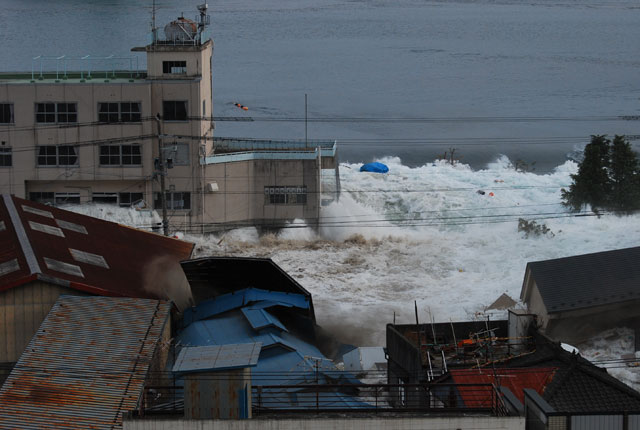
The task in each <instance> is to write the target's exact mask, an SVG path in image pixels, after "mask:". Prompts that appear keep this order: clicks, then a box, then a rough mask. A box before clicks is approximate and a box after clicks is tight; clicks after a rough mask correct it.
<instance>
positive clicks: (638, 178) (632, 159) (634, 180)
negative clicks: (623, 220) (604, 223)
mask: <svg viewBox="0 0 640 430" xmlns="http://www.w3.org/2000/svg"><path fill="white" fill-rule="evenodd" d="M571 178H572V179H573V184H571V186H570V187H569V190H562V198H563V200H564V204H565V205H566V206H568V207H570V208H571V209H573V210H576V211H577V210H580V209H581V208H583V207H584V206H585V205H591V208H592V209H593V210H594V211H597V210H599V209H605V210H615V211H621V212H624V213H631V212H633V211H636V210H639V209H640V162H639V161H638V156H637V154H636V153H635V152H634V151H633V150H632V149H631V144H630V143H629V142H628V141H627V140H626V139H625V138H624V136H618V135H616V136H615V138H614V139H613V142H612V141H611V140H610V139H607V137H606V136H591V143H589V144H588V145H587V146H586V147H585V148H584V159H583V160H582V162H581V163H580V164H579V166H578V173H577V174H575V175H571Z"/></svg>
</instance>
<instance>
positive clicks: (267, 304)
mask: <svg viewBox="0 0 640 430" xmlns="http://www.w3.org/2000/svg"><path fill="white" fill-rule="evenodd" d="M274 306H283V307H285V308H291V307H293V305H292V304H291V303H285V302H274V301H272V300H262V301H259V302H255V303H254V304H252V305H251V306H249V307H248V309H268V308H272V307H274Z"/></svg>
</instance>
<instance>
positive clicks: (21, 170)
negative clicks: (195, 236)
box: [0, 18, 335, 231]
mask: <svg viewBox="0 0 640 430" xmlns="http://www.w3.org/2000/svg"><path fill="white" fill-rule="evenodd" d="M201 27H202V28H203V27H204V24H203V25H202V26H199V25H196V23H195V22H193V21H190V20H186V19H184V18H180V19H178V20H177V21H174V22H172V23H170V24H169V25H168V26H167V27H165V38H164V39H161V38H160V37H158V36H155V37H153V39H152V41H151V43H150V44H149V45H147V46H145V47H139V48H133V49H132V51H134V52H137V53H143V54H145V55H146V63H147V70H145V71H139V70H135V69H134V67H133V64H135V63H134V60H136V62H137V59H135V58H132V59H129V58H126V59H122V58H120V59H117V58H111V57H102V58H97V57H90V56H87V57H83V58H67V57H64V56H63V57H57V58H45V57H36V59H34V63H33V69H32V72H31V73H3V74H0V193H10V194H14V195H16V196H18V197H22V198H27V199H30V200H34V201H38V202H43V203H48V204H53V205H56V204H65V203H72V204H73V203H87V202H100V203H110V204H114V205H120V206H130V205H133V204H137V205H139V206H141V205H146V206H147V207H154V208H155V209H160V208H161V199H160V195H161V193H160V190H161V187H160V180H159V179H160V176H161V175H164V177H165V183H166V188H165V189H166V194H165V195H166V201H167V203H166V204H167V209H168V216H169V219H170V222H171V223H172V224H173V225H174V226H175V227H177V228H182V229H191V231H205V230H215V229H217V228H224V227H225V226H228V225H236V224H250V225H253V224H263V225H264V224H274V223H275V224H277V223H278V222H279V221H282V220H291V219H295V218H304V219H310V218H313V219H317V217H318V214H319V207H320V206H319V205H320V201H321V197H320V188H319V187H320V185H319V183H320V178H321V171H322V168H323V167H324V168H335V142H271V144H268V145H264V144H260V143H258V144H256V141H235V142H234V143H233V144H232V145H228V144H224V145H222V146H223V148H222V152H223V153H224V156H222V157H221V154H220V153H219V152H220V151H218V150H217V148H216V143H215V142H214V139H213V131H214V126H215V124H214V121H213V116H212V112H213V103H212V69H211V61H212V56H213V41H212V40H211V39H209V38H208V37H206V36H205V34H204V33H203V32H202V31H201V30H202V28H201ZM183 29H186V30H187V31H186V33H185V32H183V31H182V30H183ZM184 34H187V36H184ZM176 35H178V36H176ZM127 61H128V63H129V70H116V65H118V64H120V65H122V64H126V63H127ZM54 65H55V69H56V72H43V70H45V69H47V68H49V69H51V68H53V66H54ZM99 66H102V67H103V68H104V69H105V70H106V71H104V70H103V71H96V70H95V69H96V68H98V67H99ZM72 67H75V68H76V70H80V71H78V72H69V71H67V69H70V68H72ZM36 70H38V71H36ZM259 142H262V143H264V142H265V141H259ZM161 152H162V156H161V157H160V156H159V154H160V153H161ZM323 157H325V158H326V159H325V160H323ZM160 161H163V163H160ZM162 164H164V167H165V169H162V167H163V166H162ZM163 171H164V172H165V173H164V174H163Z"/></svg>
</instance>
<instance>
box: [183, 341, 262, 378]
mask: <svg viewBox="0 0 640 430" xmlns="http://www.w3.org/2000/svg"><path fill="white" fill-rule="evenodd" d="M260 348H262V343H260V342H254V343H238V344H229V345H212V346H195V347H185V348H182V349H181V350H180V354H179V355H178V359H177V360H176V363H175V364H174V365H173V372H174V373H192V372H206V371H211V370H213V371H216V370H229V369H240V368H244V367H254V366H255V365H256V364H258V357H259V356H260Z"/></svg>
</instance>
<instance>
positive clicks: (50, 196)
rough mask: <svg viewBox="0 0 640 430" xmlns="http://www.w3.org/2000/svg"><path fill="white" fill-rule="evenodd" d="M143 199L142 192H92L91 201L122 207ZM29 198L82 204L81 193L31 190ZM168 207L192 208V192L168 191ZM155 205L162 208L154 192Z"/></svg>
mask: <svg viewBox="0 0 640 430" xmlns="http://www.w3.org/2000/svg"><path fill="white" fill-rule="evenodd" d="M142 199H143V194H142V193H92V194H91V201H93V202H96V203H107V204H117V205H119V206H122V207H129V206H132V205H135V204H136V203H138V202H140V201H141V200H142ZM29 200H31V201H34V202H38V203H43V204H50V205H62V204H80V193H56V192H40V191H37V192H30V193H29ZM166 200H167V209H170V210H179V209H191V193H188V192H175V191H173V192H167V193H166ZM153 206H154V208H155V209H161V208H162V203H161V202H160V193H153Z"/></svg>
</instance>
